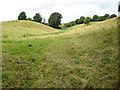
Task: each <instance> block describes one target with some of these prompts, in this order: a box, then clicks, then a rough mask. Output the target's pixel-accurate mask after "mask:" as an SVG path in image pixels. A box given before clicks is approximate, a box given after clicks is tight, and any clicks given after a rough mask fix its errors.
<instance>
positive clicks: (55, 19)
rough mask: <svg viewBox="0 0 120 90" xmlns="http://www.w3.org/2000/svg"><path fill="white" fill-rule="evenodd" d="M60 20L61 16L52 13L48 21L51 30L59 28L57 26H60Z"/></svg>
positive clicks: (57, 13)
mask: <svg viewBox="0 0 120 90" xmlns="http://www.w3.org/2000/svg"><path fill="white" fill-rule="evenodd" d="M61 18H62V15H61V14H60V13H59V12H54V13H52V14H51V15H50V17H49V19H48V22H49V25H50V26H51V27H53V28H59V25H60V24H61Z"/></svg>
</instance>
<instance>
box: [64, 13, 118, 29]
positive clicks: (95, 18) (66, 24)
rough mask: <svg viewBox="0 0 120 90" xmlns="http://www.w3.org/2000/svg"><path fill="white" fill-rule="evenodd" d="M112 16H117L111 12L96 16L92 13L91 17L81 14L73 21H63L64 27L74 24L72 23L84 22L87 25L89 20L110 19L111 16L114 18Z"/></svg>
mask: <svg viewBox="0 0 120 90" xmlns="http://www.w3.org/2000/svg"><path fill="white" fill-rule="evenodd" d="M114 17H117V15H116V14H112V15H109V14H105V15H104V16H98V15H94V16H93V17H92V18H91V17H86V18H85V17H84V16H81V17H80V18H79V19H76V20H75V21H71V22H69V23H65V25H64V26H65V27H71V26H74V25H77V24H83V23H84V24H86V25H89V24H90V22H95V21H104V20H107V19H111V18H114Z"/></svg>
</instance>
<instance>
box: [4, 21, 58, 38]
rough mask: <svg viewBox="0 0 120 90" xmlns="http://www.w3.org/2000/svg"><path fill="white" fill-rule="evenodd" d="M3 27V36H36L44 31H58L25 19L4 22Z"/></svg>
mask: <svg viewBox="0 0 120 90" xmlns="http://www.w3.org/2000/svg"><path fill="white" fill-rule="evenodd" d="M2 28H3V29H2V33H3V38H7V37H8V38H11V37H12V38H15V37H25V36H36V35H40V34H42V33H48V32H56V31H58V30H56V29H54V28H51V27H49V26H46V25H43V24H40V23H36V22H32V21H24V20H19V21H18V20H16V21H8V22H3V23H2Z"/></svg>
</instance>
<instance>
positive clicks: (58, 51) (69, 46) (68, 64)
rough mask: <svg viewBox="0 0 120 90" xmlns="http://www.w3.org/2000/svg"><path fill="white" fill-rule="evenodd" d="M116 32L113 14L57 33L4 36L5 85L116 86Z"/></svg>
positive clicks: (115, 20) (116, 26) (115, 21)
mask: <svg viewBox="0 0 120 90" xmlns="http://www.w3.org/2000/svg"><path fill="white" fill-rule="evenodd" d="M117 35H118V25H117V18H114V19H111V20H108V21H104V22H101V23H98V24H94V25H91V26H87V27H84V28H81V29H80V30H79V28H78V30H71V31H69V32H68V33H67V34H62V35H61V34H59V35H58V36H57V37H46V38H31V39H26V40H15V39H13V40H11V39H10V40H9V39H8V40H4V39H3V87H28V88H30V87H37V88H38V87H40V88H42V87H49V88H50V87H56V88H58V87H80V88H85V87H86V88H88V87H94V88H112V87H116V86H117V83H118V81H117V80H118V66H117V63H118V43H117V40H118V36H117ZM29 44H31V45H32V46H28V45H29Z"/></svg>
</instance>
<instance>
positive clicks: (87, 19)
mask: <svg viewBox="0 0 120 90" xmlns="http://www.w3.org/2000/svg"><path fill="white" fill-rule="evenodd" d="M84 23H85V24H86V25H89V24H90V17H87V18H86V19H85V20H84Z"/></svg>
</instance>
